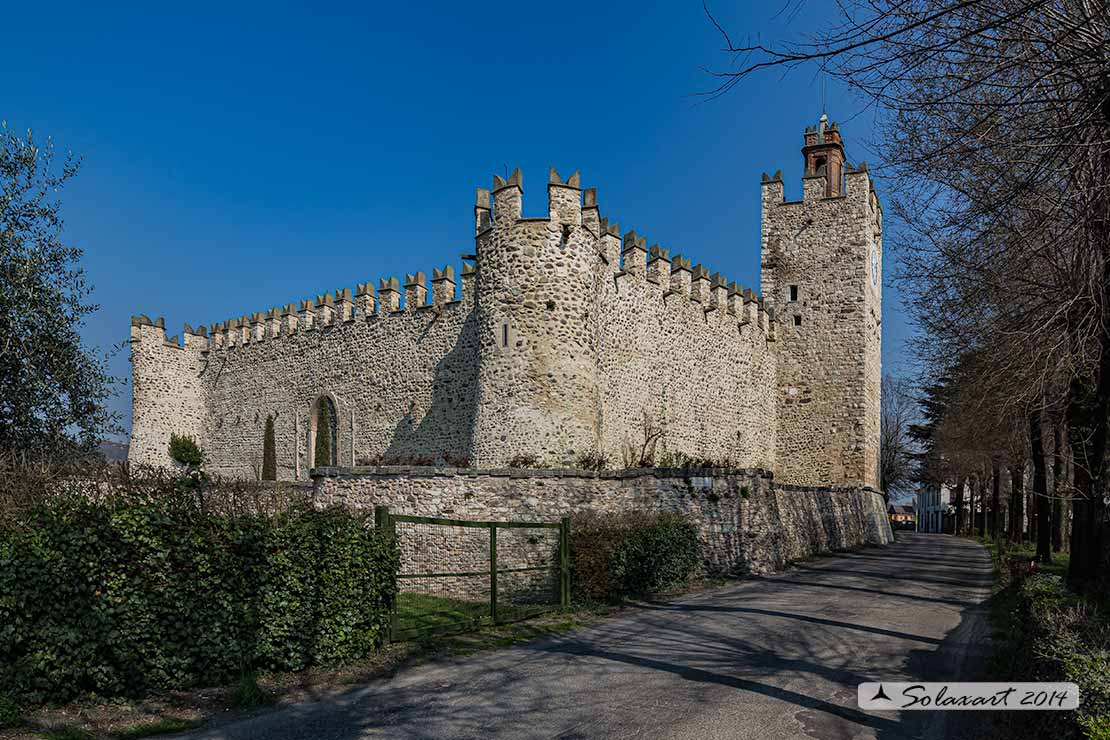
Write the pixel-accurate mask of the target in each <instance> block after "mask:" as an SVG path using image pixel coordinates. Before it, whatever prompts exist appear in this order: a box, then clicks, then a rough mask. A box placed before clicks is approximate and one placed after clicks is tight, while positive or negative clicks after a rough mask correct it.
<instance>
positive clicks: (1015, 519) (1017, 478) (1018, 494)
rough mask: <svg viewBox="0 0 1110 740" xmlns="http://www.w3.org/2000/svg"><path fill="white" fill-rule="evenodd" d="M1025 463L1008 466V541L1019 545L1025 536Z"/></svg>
mask: <svg viewBox="0 0 1110 740" xmlns="http://www.w3.org/2000/svg"><path fill="white" fill-rule="evenodd" d="M1024 501H1025V463H1024V462H1023V463H1022V464H1021V465H1012V466H1010V541H1011V542H1016V543H1018V544H1021V541H1022V537H1023V536H1024V534H1025V531H1024V529H1025V522H1024V521H1023V520H1024V519H1025V511H1024V507H1023V506H1022V504H1023V503H1024Z"/></svg>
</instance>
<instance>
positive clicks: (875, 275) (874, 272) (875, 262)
mask: <svg viewBox="0 0 1110 740" xmlns="http://www.w3.org/2000/svg"><path fill="white" fill-rule="evenodd" d="M871 284H872V285H876V286H877V285H878V284H879V252H878V251H877V250H876V249H875V248H874V247H871Z"/></svg>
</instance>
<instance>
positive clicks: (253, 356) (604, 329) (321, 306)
mask: <svg viewBox="0 0 1110 740" xmlns="http://www.w3.org/2000/svg"><path fill="white" fill-rule="evenodd" d="M826 131H828V132H829V135H830V136H832V137H833V138H832V139H830V141H832V142H833V143H832V144H822V143H820V142H818V139H819V137H820V135H821V133H819V132H818V130H817V129H813V130H812V131H807V134H806V137H807V147H806V150H805V151H807V161H809V160H812V161H813V162H815V163H816V162H818V161H821V162H824V161H826V159H827V158H825V157H823V156H822V153H823V152H825V149H822V147H826V148H827V147H828V146H836V147H839V146H840V143H839V134H838V132H837V131H836V129H835V125H833V126H831V127H826V122H824V121H822V123H821V128H820V132H826ZM834 134H835V136H834ZM811 139H812V140H813V141H815V142H818V143H816V144H811V143H810V141H811ZM815 147H816V148H815ZM837 151H839V155H838V156H840V157H841V159H837V160H835V161H836V162H837V163H839V162H841V161H843V159H842V155H843V152H842V151H840V150H839V149H838V150H837ZM826 153H827V152H826ZM822 166H823V165H822ZM837 166H838V167H839V164H838V165H837ZM843 181H844V188H843V192H842V191H841V190H840V179H839V178H838V177H834V176H832V175H830V174H829V173H828V172H827V171H825V172H822V173H816V172H815V173H807V177H806V178H805V179H804V181H803V187H804V193H805V197H804V199H803V200H802V201H800V202H797V203H791V202H785V201H784V198H783V183H782V179H781V177H780V176H776V177H775V178H766V177H765V181H764V184H763V188H762V198H763V201H762V205H763V233H762V250H761V251H762V260H763V263H762V268H763V269H762V277H761V282H762V286H763V289H764V293H765V295H764V296H763V297H760V296H758V295H757V294H756V293H754V292H753V291H752V290H750V289H748V290H745V289H744V288H743V287H742V286H738V285H736V284H735V283H730V282H728V281H727V280H726V279H724V278H722V277H721V276H720V275H717V274H711V273H710V271H709V270H707V269H705V268H703V267H702V266H701V265H693V266H691V264H690V261H689V260H688V259H685V258H682V257H681V256H679V255H675V256H674V257H672V256H671V255H670V253H669V251H668V250H667V249H664V248H661V247H659V246H658V245H652V246H651V247H650V248H649V246H648V242H647V239H646V238H645V237H643V236H640V235H638V234H637V233H636V232H634V231H629V232H628V233H625V234H624V235H623V238H622V236H621V235H620V231H619V227H618V226H617V225H616V224H615V223H610V222H609V221H608V220H607V219H605V218H601V217H600V213H599V209H598V205H597V194H596V191H594V190H593V189H585V190H583V189H581V188H580V184H579V176H578V174H577V173H575V174H574V175H572V176H571V177H570V178H568V179H567V180H566V181H564V180H563V179H562V178H561V177H560V176H559V175H558V173H556V172H555V171H554V170H552V172H551V177H550V182H549V184H548V208H547V213H546V215H543V216H540V217H527V216H525V215H524V214H523V213H522V212H521V203H522V192H523V190H522V183H521V177H520V172H519V170H518V171H515V172H514V173H513V174H512V175H511V176H510V177H509V178H507V179H502V178H500V177H495V179H494V187H493V189H492V191H490V190H484V189H480V190H479V191H478V197H477V201H476V204H475V211H474V213H475V254H474V255H467V256H464V258H469V259H473V264H472V265H471V264H467V263H464V267H463V271H462V275H461V280H460V281H458V283H457V282H456V279H455V274H454V271H453V270H452V269H451V268H450V267H448V268H444V269H443V270H442V271H440V270H436V271H434V273H433V276H432V281H431V291H430V294H431V295H430V299H431V300H430V301H429V290H428V286H427V281H426V279H425V276H424V275H423V273H414V274H413V275H408V276H407V277H406V280H405V283H404V285H403V289H402V286H401V285H400V284H399V283H398V281H397V280H396V279H395V278H389V279H386V280H382V281H381V282H380V283H379V286H378V289H377V291H375V290H374V288H373V286H372V285H370V284H362V285H359V286H358V288H357V290H356V291H354V294H353V295H352V291H351V290H349V289H348V290H341V291H338V292H336V293H335V294H334V295H331V294H324V295H321V296H318V297H317V299H316V300H314V301H313V300H309V301H302V302H301V303H300V305H299V307H298V306H297V305H293V304H290V305H288V306H286V307H285V308H284V309H280V308H275V309H272V310H270V311H269V312H266V313H256V314H253V315H250V316H244V317H242V318H240V319H232V320H228V321H225V322H222V323H220V324H217V325H214V326H212V327H210V328H209V329H208V330H205V329H196V330H194V329H192V328H191V327H189V326H188V325H186V331H185V335H184V341H183V344H182V345H181V346H178V343H177V340H176V338H175V339H174V340H171V341H167V340H166V339H165V334H164V329H163V327H162V325H161V320H159V321H158V322H151V321H150V320H149V319H147V318H146V317H145V316H141V317H137V318H136V319H133V322H132V323H133V326H132V352H133V359H134V363H133V375H134V384H133V407H134V418H133V424H132V446H131V453H130V459H131V460H132V461H135V462H142V463H153V464H165V463H167V462H168V455H167V451H166V446H167V443H168V439H169V435H170V433H171V432H177V433H182V434H190V435H193V436H195V437H196V438H197V439H198V441H199V442H200V444H201V446H202V447H204V449H205V451H206V454H207V457H208V468H209V470H210V471H211V472H213V473H216V474H220V475H228V476H238V477H247V478H251V477H255V476H256V475H257V474H258V472H259V471H260V469H261V461H262V447H263V429H264V427H265V422H266V418H267V417H268V416H272V417H273V418H274V421H275V436H276V447H277V450H276V451H277V461H278V471H279V478H280V479H300V480H305V479H307V477H308V474H309V470H310V468H312V467H313V466H314V465H316V464H317V463H320V462H323V463H327V464H332V462H333V461H331V460H329V461H315V460H314V459H313V458H314V444H313V440H314V435H315V434H316V429H315V426H316V419H317V413H316V410H317V408H318V407H319V405H320V404H323V403H326V404H328V405H331V406H334V408H335V410H336V423H335V428H334V434H335V440H333V444H334V447H335V449H336V455H335V460H334V464H339V465H354V464H356V463H359V462H360V461H363V460H366V461H379V462H390V461H398V460H400V461H415V460H426V461H428V462H433V461H436V462H444V461H446V462H448V463H450V462H451V461H452V460H461V459H466V460H467V461H468V462H469V464H470V465H475V466H482V467H495V466H504V465H506V464H507V463H509V461H510V460H513V459H514V458H520V457H522V456H523V457H530V458H532V459H534V460H536V461H538V462H539V463H540V464H542V465H550V466H559V465H568V464H570V463H571V462H572V461H573V459H574V457H575V456H576V455H577V454H580V453H598V452H600V453H602V454H603V455H604V456H605V457H606V458H607V459H608V464H609V466H611V467H616V468H619V467H627V466H629V465H635V464H637V463H638V460H637V459H635V458H636V457H637V455H638V453H639V451H640V449H641V448H642V447H643V445H644V441H645V436H646V431H647V430H649V429H650V430H656V429H657V430H659V432H660V436H659V438H658V440H657V442H656V450H655V451H656V455H657V457H660V456H662V455H664V454H666V453H680V454H682V455H686V456H689V457H693V458H699V459H709V460H714V461H720V462H724V463H725V464H729V465H736V466H741V467H753V468H754V467H759V468H765V469H769V470H773V471H774V472H775V474H776V475H777V477H778V480H779V481H782V482H790V483H807V484H810V483H811V484H841V483H848V484H853V485H869V486H872V487H876V486H877V485H878V440H879V426H878V425H879V385H880V366H879V362H880V358H879V352H880V346H881V343H880V325H881V282H880V281H878V280H873V279H872V275H873V274H874V272H873V271H879V270H881V262H880V260H881V210H880V208H879V205H878V200H877V198H876V197H875V195H874V193H873V191H872V190H871V180H870V176H869V175H868V174H867V172H866V170H865V168H859V169H853V168H849V169H848V171H847V173H846V174H845V175H844V178H843ZM834 185H835V188H836V194H835V195H832V196H830V195H829V194H828V189H829V188H831V187H833V186H834ZM459 283H461V285H460V284H459ZM792 287H795V288H797V289H798V291H799V293H798V295H796V296H795V295H793V294H792V291H791V288H792ZM460 288H461V296H458V297H457V296H456V292H457V290H459V289H460ZM402 299H403V300H402ZM776 317H777V320H776ZM795 318H796V319H797V320H798V322H799V323H798V325H795V323H794V321H795ZM726 461H727V462H726Z"/></svg>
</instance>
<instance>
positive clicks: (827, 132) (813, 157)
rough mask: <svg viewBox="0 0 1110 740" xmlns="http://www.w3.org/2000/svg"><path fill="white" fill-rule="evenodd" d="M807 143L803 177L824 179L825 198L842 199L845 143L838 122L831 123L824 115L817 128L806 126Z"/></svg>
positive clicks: (803, 151) (803, 148)
mask: <svg viewBox="0 0 1110 740" xmlns="http://www.w3.org/2000/svg"><path fill="white" fill-rule="evenodd" d="M805 141H806V143H805V146H803V147H802V156H803V157H805V161H806V169H805V175H804V176H803V177H805V178H811V177H812V178H822V179H824V180H825V197H826V198H837V197H840V196H841V195H842V194H843V185H842V183H843V180H844V142H843V140H842V139H841V138H840V127H839V126H838V125H837V123H836V121H833V122H832V123H830V122H829V117H828V116H827V115H825V114H823V113H822V114H821V120H820V121H818V122H817V125H816V126H806V133H805Z"/></svg>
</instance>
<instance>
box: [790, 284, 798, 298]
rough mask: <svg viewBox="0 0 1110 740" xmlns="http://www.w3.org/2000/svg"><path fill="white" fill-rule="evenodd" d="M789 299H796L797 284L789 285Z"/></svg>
mask: <svg viewBox="0 0 1110 740" xmlns="http://www.w3.org/2000/svg"><path fill="white" fill-rule="evenodd" d="M790 300H792V301H796V300H798V286H797V285H791V286H790Z"/></svg>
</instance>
